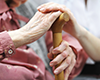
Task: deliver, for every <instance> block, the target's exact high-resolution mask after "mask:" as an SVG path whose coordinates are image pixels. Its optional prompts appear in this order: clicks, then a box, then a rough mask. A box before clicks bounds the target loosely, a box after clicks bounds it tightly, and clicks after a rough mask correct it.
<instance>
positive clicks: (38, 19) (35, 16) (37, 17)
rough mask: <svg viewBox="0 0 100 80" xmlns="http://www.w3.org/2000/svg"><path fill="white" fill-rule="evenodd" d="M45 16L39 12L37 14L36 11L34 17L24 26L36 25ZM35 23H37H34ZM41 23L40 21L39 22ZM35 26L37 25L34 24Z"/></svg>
mask: <svg viewBox="0 0 100 80" xmlns="http://www.w3.org/2000/svg"><path fill="white" fill-rule="evenodd" d="M44 16H45V14H44V13H41V12H39V11H37V12H36V13H35V15H34V16H33V17H32V18H31V20H30V21H29V22H28V24H26V25H33V24H36V23H38V21H40V20H41V18H43V17H44ZM36 21H37V22H36ZM40 22H41V21H40ZM36 25H37V24H36Z"/></svg>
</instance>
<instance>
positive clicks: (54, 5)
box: [37, 2, 67, 12]
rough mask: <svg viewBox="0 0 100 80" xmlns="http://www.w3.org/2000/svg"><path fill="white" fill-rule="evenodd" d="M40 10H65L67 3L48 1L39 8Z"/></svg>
mask: <svg viewBox="0 0 100 80" xmlns="http://www.w3.org/2000/svg"><path fill="white" fill-rule="evenodd" d="M37 9H38V11H40V12H50V11H61V12H65V10H66V9H67V8H66V6H65V5H60V4H57V3H53V2H52V3H47V4H44V5H42V6H40V7H38V8H37Z"/></svg>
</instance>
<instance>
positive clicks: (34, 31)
mask: <svg viewBox="0 0 100 80" xmlns="http://www.w3.org/2000/svg"><path fill="white" fill-rule="evenodd" d="M60 14H61V12H60V11H58V12H50V13H41V12H39V11H38V12H37V13H36V14H35V15H34V17H33V18H32V19H31V20H30V21H29V22H28V23H27V24H26V25H25V26H24V27H22V28H20V29H18V30H16V31H15V30H14V31H10V32H8V33H9V35H10V36H11V38H12V40H13V42H14V45H15V47H19V46H22V45H25V44H28V43H31V42H33V41H35V40H37V39H39V38H40V37H41V36H43V35H44V34H45V33H46V31H47V30H49V28H50V27H51V25H52V24H53V22H54V21H55V20H56V19H57V17H58V16H59V15H60Z"/></svg>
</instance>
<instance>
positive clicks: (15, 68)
mask: <svg viewBox="0 0 100 80" xmlns="http://www.w3.org/2000/svg"><path fill="white" fill-rule="evenodd" d="M0 11H1V13H0V22H1V23H0V31H5V30H6V31H9V30H15V29H18V28H20V27H19V24H18V21H17V20H18V17H16V16H15V12H14V11H13V10H12V9H10V8H9V7H8V6H7V5H6V4H5V2H4V0H0ZM26 21H27V20H26ZM2 22H3V23H2ZM1 35H2V36H1ZM6 38H7V39H6ZM0 39H4V40H2V41H0V42H1V46H0V47H1V48H0V51H1V52H0V54H1V53H2V51H3V52H4V49H5V48H6V46H7V50H6V51H7V52H5V54H7V57H9V58H5V59H3V60H2V61H1V63H0V80H54V78H53V76H52V75H51V74H50V73H49V72H48V71H46V69H45V65H44V63H43V61H42V60H41V59H40V58H39V57H38V56H37V55H36V53H35V52H34V51H33V50H32V49H31V48H27V46H21V47H20V48H17V49H16V50H14V45H13V42H12V40H11V38H10V36H9V35H8V33H7V32H3V33H1V34H0ZM6 40H9V42H8V41H7V42H8V43H7V42H5V41H6ZM10 45H11V46H10ZM1 49H2V50H1ZM9 50H10V51H11V50H13V53H14V52H15V54H14V55H13V56H10V55H8V54H9ZM10 53H11V52H10Z"/></svg>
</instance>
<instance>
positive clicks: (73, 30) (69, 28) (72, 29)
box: [37, 2, 82, 38]
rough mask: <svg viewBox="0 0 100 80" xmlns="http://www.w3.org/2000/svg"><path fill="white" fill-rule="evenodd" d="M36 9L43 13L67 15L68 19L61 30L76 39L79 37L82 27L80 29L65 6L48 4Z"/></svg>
mask: <svg viewBox="0 0 100 80" xmlns="http://www.w3.org/2000/svg"><path fill="white" fill-rule="evenodd" d="M37 9H38V10H39V11H40V12H43V13H47V12H51V11H53V12H55V11H61V12H66V13H68V15H69V18H70V19H69V21H68V22H67V23H65V25H64V27H63V30H64V31H66V32H68V33H70V34H71V35H72V36H74V37H76V38H77V36H80V34H81V28H82V27H80V25H79V24H78V23H77V22H76V19H75V17H74V16H73V14H72V13H71V11H70V10H69V9H68V8H66V6H64V5H60V4H56V3H52V2H50V3H46V4H43V5H41V6H39V7H38V8H37Z"/></svg>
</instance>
